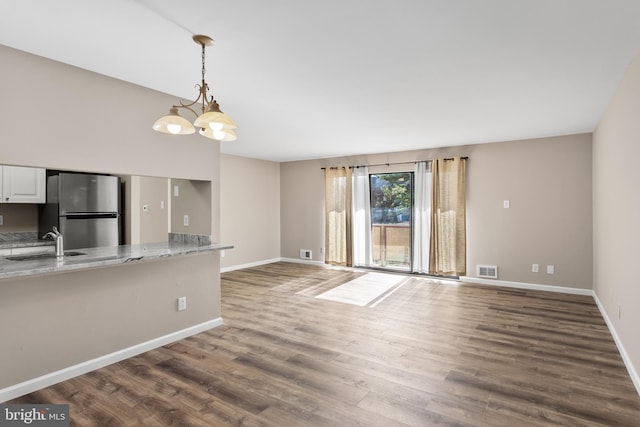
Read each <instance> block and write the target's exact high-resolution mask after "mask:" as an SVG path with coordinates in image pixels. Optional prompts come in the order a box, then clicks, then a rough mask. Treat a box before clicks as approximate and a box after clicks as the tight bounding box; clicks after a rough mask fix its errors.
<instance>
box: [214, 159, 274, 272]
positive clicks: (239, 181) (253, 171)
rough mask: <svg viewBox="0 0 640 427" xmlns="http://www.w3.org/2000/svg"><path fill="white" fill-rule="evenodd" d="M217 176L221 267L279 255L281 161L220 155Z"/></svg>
mask: <svg viewBox="0 0 640 427" xmlns="http://www.w3.org/2000/svg"><path fill="white" fill-rule="evenodd" d="M220 175H221V178H220V180H221V183H222V185H221V194H220V207H221V218H220V220H221V222H222V224H223V226H222V228H221V230H220V233H221V236H220V238H221V241H223V242H225V243H228V244H230V245H233V246H234V249H232V250H229V251H226V253H225V257H224V258H222V259H221V261H220V262H221V265H222V268H225V267H235V266H242V265H247V264H252V263H257V262H263V261H267V260H271V259H274V258H279V257H280V164H279V163H275V162H270V161H266V160H256V159H248V158H245V157H237V156H229V155H222V156H221V160H220Z"/></svg>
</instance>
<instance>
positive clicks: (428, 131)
mask: <svg viewBox="0 0 640 427" xmlns="http://www.w3.org/2000/svg"><path fill="white" fill-rule="evenodd" d="M639 22H640V1H638V0H324V1H315V2H311V1H302V0H272V1H266V0H265V1H258V0H255V1H248V0H234V1H217V0H182V1H176V0H93V1H88V0H56V1H51V0H13V1H11V0H0V44H4V45H7V46H11V47H14V48H17V49H21V50H24V51H27V52H31V53H34V54H37V55H41V56H44V57H47V58H51V59H55V60H58V61H61V62H65V63H68V64H72V65H75V66H78V67H81V68H85V69H88V70H92V71H95V72H98V73H101V74H105V75H108V76H112V77H115V78H118V79H122V80H126V81H129V82H133V83H136V84H139V85H142V86H145V87H149V88H152V89H156V90H159V91H162V92H166V93H169V94H172V95H175V96H176V98H179V97H182V98H185V99H194V98H195V96H196V95H197V91H196V89H195V88H194V85H195V84H196V83H197V82H198V81H199V80H200V46H199V45H197V44H195V43H194V42H193V41H192V40H191V35H192V34H199V33H200V34H207V35H209V36H211V37H213V38H214V39H215V41H216V43H215V46H213V47H210V48H208V49H207V81H208V83H209V85H210V87H211V89H212V91H213V94H214V95H215V97H216V98H217V100H218V101H219V103H220V106H221V108H222V109H223V110H224V111H225V113H227V114H228V115H229V116H231V117H232V118H233V119H234V120H235V121H236V123H237V124H238V131H237V134H238V140H237V141H235V142H232V143H223V145H222V151H223V152H224V153H228V154H236V155H241V156H247V157H255V158H262V159H268V160H276V161H287V160H297V159H309V158H319V157H332V156H343V155H352V154H362V153H377V152H390V151H403V150H412V149H419V148H430V147H442V146H452V145H462V144H471V143H483V142H494V141H501V140H511V139H524V138H532V137H543V136H552V135H562V134H572V133H579V132H591V131H592V130H593V129H594V127H595V126H596V124H597V123H598V120H599V119H600V117H601V116H602V114H603V112H604V109H605V108H606V105H607V104H608V102H609V100H610V98H611V96H612V94H613V92H614V90H615V89H616V86H617V84H618V83H619V81H620V79H621V77H622V75H623V73H624V71H625V69H626V67H627V66H628V64H629V63H630V61H631V59H632V58H633V56H634V54H635V53H636V51H637V49H638V48H639V47H640V24H639ZM0 66H1V64H0ZM168 108H169V105H166V106H165V105H159V106H158V117H160V116H162V115H164V114H165V113H166V112H167V111H168ZM149 126H151V123H149Z"/></svg>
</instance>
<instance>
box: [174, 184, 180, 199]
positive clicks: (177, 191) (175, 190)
mask: <svg viewBox="0 0 640 427" xmlns="http://www.w3.org/2000/svg"><path fill="white" fill-rule="evenodd" d="M178 196H180V187H179V186H177V185H174V186H173V197H178Z"/></svg>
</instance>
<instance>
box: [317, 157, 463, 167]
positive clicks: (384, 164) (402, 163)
mask: <svg viewBox="0 0 640 427" xmlns="http://www.w3.org/2000/svg"><path fill="white" fill-rule="evenodd" d="M460 159H462V160H469V157H466V156H465V157H460ZM442 160H453V157H447V158H444V159H442ZM432 161H433V160H415V161H413V162H395V163H378V164H376V165H357V166H331V167H330V168H329V169H340V168H346V167H348V168H349V169H356V168H363V167H365V166H366V167H375V166H393V165H408V164H411V163H413V164H416V163H420V162H432ZM320 169H322V170H325V169H327V168H320Z"/></svg>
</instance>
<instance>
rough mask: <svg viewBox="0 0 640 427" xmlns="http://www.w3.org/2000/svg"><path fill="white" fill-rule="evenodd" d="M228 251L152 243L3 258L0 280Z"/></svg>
mask: <svg viewBox="0 0 640 427" xmlns="http://www.w3.org/2000/svg"><path fill="white" fill-rule="evenodd" d="M231 248H233V246H232V245H225V244H221V243H211V244H204V245H202V244H186V243H182V244H181V243H152V244H140V245H121V246H111V247H101V248H87V249H74V250H68V251H65V254H66V255H65V256H64V257H63V258H62V259H58V258H56V257H55V255H54V254H53V253H51V252H43V253H36V254H28V255H22V256H5V257H2V258H0V279H8V278H18V277H26V276H34V275H39V274H49V273H61V272H70V271H73V270H83V269H90V268H96V267H105V266H115V265H118V264H125V263H131V262H137V261H146V260H155V259H161V258H167V257H176V256H183V255H193V254H205V253H210V252H214V251H219V250H224V249H231Z"/></svg>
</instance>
